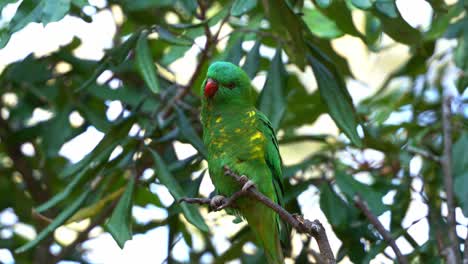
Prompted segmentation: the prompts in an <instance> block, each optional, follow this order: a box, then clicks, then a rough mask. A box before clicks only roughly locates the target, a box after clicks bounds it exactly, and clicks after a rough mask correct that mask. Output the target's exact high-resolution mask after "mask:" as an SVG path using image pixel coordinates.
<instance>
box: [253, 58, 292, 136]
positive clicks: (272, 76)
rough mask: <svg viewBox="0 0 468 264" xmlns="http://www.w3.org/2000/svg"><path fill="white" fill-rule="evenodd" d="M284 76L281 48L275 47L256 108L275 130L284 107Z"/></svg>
mask: <svg viewBox="0 0 468 264" xmlns="http://www.w3.org/2000/svg"><path fill="white" fill-rule="evenodd" d="M286 78H287V76H286V70H285V69H284V65H283V62H282V61H281V49H277V50H276V54H275V57H274V58H273V60H272V62H271V65H270V69H269V71H268V76H267V80H266V82H265V86H264V87H263V89H262V92H261V94H260V97H259V99H258V103H257V105H258V108H259V109H260V111H262V112H263V113H264V114H265V115H266V116H267V117H268V119H269V120H270V122H271V124H272V126H273V128H274V129H275V130H278V128H279V125H280V122H281V119H282V118H283V115H284V110H285V109H286V99H285V95H284V89H285V87H286Z"/></svg>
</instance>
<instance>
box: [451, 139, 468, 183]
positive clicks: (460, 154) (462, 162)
mask: <svg viewBox="0 0 468 264" xmlns="http://www.w3.org/2000/svg"><path fill="white" fill-rule="evenodd" d="M467 149H468V132H466V131H463V132H462V134H461V135H460V137H459V138H458V140H457V142H455V144H453V150H452V159H453V164H452V166H453V174H454V177H455V178H456V177H458V175H462V174H464V173H465V172H467V171H468V155H466V150H467Z"/></svg>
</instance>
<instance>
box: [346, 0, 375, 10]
mask: <svg viewBox="0 0 468 264" xmlns="http://www.w3.org/2000/svg"><path fill="white" fill-rule="evenodd" d="M351 3H353V5H354V6H355V7H357V8H360V9H368V8H370V7H372V2H371V1H370V0H351Z"/></svg>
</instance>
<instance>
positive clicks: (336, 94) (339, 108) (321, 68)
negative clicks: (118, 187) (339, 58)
mask: <svg viewBox="0 0 468 264" xmlns="http://www.w3.org/2000/svg"><path fill="white" fill-rule="evenodd" d="M309 47H310V48H311V51H312V52H313V55H307V59H308V61H309V64H310V65H311V66H312V70H313V72H314V75H315V78H316V79H317V83H318V87H319V90H320V95H321V97H322V99H323V101H324V102H325V104H326V105H327V106H328V109H329V113H330V116H331V117H332V118H333V120H334V121H335V123H336V124H337V125H338V127H339V128H340V129H341V130H342V131H343V132H344V133H345V134H346V136H347V137H348V138H349V139H350V140H351V142H352V143H353V144H355V145H356V146H358V147H361V146H362V140H361V138H360V137H359V135H358V133H357V125H358V124H359V122H358V118H357V115H356V110H355V109H354V105H353V100H352V99H351V96H350V95H349V92H348V90H347V89H346V85H345V83H344V80H343V79H342V77H341V76H340V75H339V74H338V73H337V71H336V69H335V67H334V66H333V64H331V62H330V61H329V59H328V58H327V57H326V55H325V54H323V53H321V52H320V51H319V50H317V49H316V48H315V47H313V46H312V45H309Z"/></svg>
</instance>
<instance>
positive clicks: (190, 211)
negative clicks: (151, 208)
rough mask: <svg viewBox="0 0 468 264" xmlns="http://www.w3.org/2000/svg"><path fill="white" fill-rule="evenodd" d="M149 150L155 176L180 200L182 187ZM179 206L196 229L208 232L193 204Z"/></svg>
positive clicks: (158, 158) (182, 193)
mask: <svg viewBox="0 0 468 264" xmlns="http://www.w3.org/2000/svg"><path fill="white" fill-rule="evenodd" d="M149 151H150V153H151V155H152V157H153V161H154V166H155V171H156V173H157V175H158V176H157V177H158V179H159V181H160V182H161V183H162V184H164V186H166V187H167V189H168V190H169V192H170V193H171V194H172V196H173V197H174V199H175V200H176V201H178V200H180V199H181V198H183V197H186V196H185V194H184V191H183V189H182V187H181V186H180V185H179V183H178V182H177V180H176V179H175V178H174V177H173V176H172V174H171V173H170V172H169V170H168V168H167V166H166V164H165V163H164V161H163V160H162V159H161V157H160V156H159V154H158V153H157V152H156V151H154V150H152V149H149ZM179 206H180V207H181V208H182V212H183V214H184V216H185V218H187V220H188V221H189V222H190V223H192V224H193V225H194V226H196V227H197V228H198V229H200V230H202V231H205V232H208V226H207V225H206V223H205V221H204V220H203V218H202V216H201V215H200V212H199V211H198V209H197V207H196V206H195V205H193V204H186V203H181V204H180V205H179Z"/></svg>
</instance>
